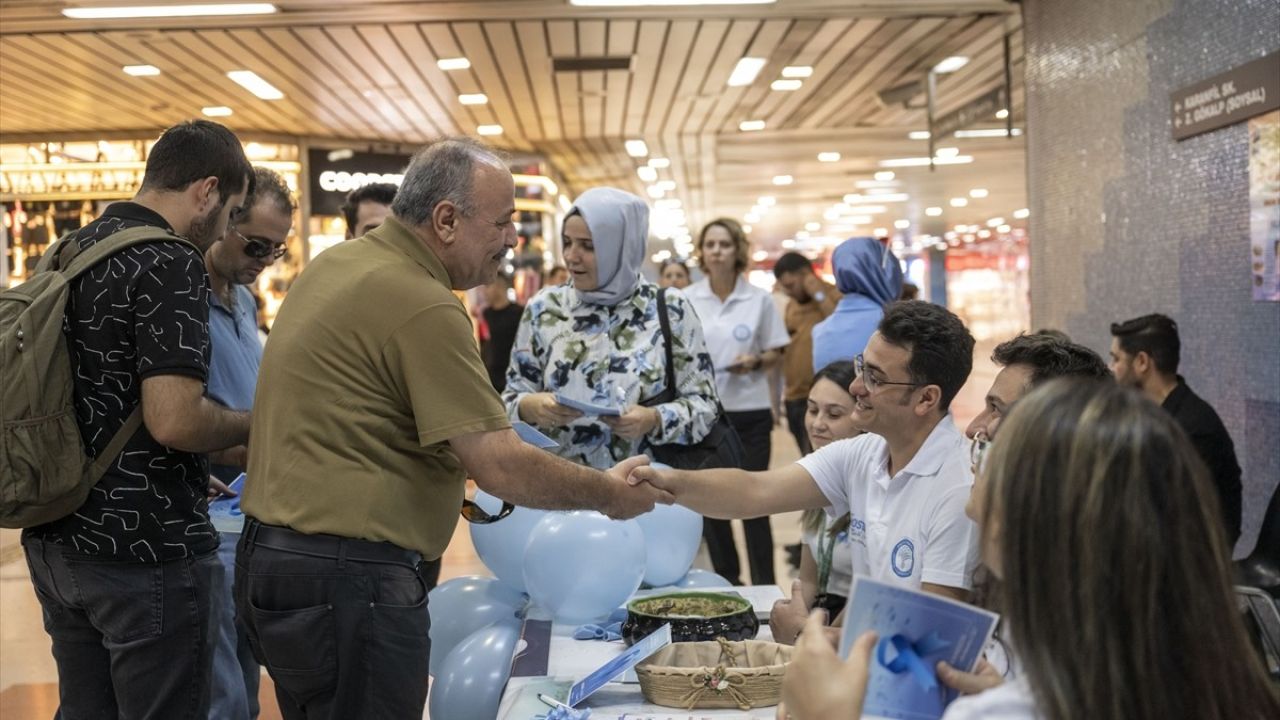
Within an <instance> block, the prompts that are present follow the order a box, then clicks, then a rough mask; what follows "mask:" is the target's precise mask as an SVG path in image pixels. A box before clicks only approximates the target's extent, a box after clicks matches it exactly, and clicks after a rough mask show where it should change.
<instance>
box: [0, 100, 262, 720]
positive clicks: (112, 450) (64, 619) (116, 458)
mask: <svg viewBox="0 0 1280 720" xmlns="http://www.w3.org/2000/svg"><path fill="white" fill-rule="evenodd" d="M252 182H253V169H252V167H251V166H250V165H249V162H248V160H247V159H246V158H245V155H244V151H243V150H242V148H241V145H240V142H239V140H238V139H237V138H236V136H235V135H234V134H233V133H232V132H231V131H230V130H228V129H227V128H225V127H223V126H221V125H218V124H217V123H212V122H208V121H205V120H193V121H190V122H185V123H182V124H180V125H176V126H174V127H172V128H169V129H168V130H166V131H165V133H164V134H163V135H162V136H161V137H160V139H159V140H158V141H157V142H156V144H155V145H154V146H153V147H152V149H151V152H150V154H149V156H148V158H147V164H146V172H145V175H144V177H143V180H142V187H141V189H139V191H138V193H137V195H136V196H135V197H134V198H133V200H132V201H131V202H119V203H115V204H113V205H111V206H110V207H108V208H107V210H106V212H104V213H103V214H102V216H101V217H99V218H97V219H96V220H94V221H93V222H91V223H89V224H88V225H86V226H85V227H84V228H82V229H81V230H79V231H78V232H77V233H76V234H75V235H74V237H72V238H70V239H69V240H67V241H64V242H63V243H60V245H59V246H58V247H56V248H51V249H50V252H51V253H58V255H57V257H58V258H59V259H58V260H54V261H53V263H56V264H57V265H58V266H59V268H61V269H62V270H63V271H64V273H63V274H64V275H66V276H69V277H70V278H71V279H70V280H69V281H68V283H67V287H66V295H65V314H64V316H63V321H62V328H61V329H62V334H63V335H64V336H65V347H66V351H65V355H64V357H65V356H66V355H69V360H70V370H71V372H70V378H71V389H72V391H73V392H72V394H71V397H72V405H73V407H74V419H75V427H76V428H77V429H78V430H79V437H74V435H73V436H71V437H66V438H64V440H65V443H66V444H69V443H76V444H77V447H78V446H79V444H80V443H81V442H83V448H84V451H85V453H86V455H87V456H88V457H89V458H92V459H97V460H99V461H105V462H103V464H104V465H105V469H102V468H101V466H99V471H100V473H101V474H100V479H99V480H97V481H96V483H94V484H92V487H91V489H89V492H88V496H87V499H85V500H84V501H83V503H81V504H80V505H79V506H78V507H76V506H72V507H71V510H72V511H71V512H70V514H68V515H65V516H63V517H59V518H56V519H53V518H45V519H47V520H51V521H47V522H43V523H42V524H38V525H34V526H31V525H27V527H26V530H25V531H24V532H23V537H22V542H23V546H24V549H25V551H26V556H27V563H28V566H29V568H30V571H31V579H32V583H33V585H34V587H35V590H36V595H37V597H38V598H39V600H40V604H41V606H42V608H43V611H44V624H45V629H46V630H47V631H48V633H49V635H50V636H51V638H52V639H53V655H54V660H55V661H56V662H57V666H58V679H59V700H60V701H61V709H60V714H61V717H62V718H63V719H64V720H78V719H79V718H108V717H109V718H115V717H129V718H164V719H165V720H170V719H178V718H199V719H200V720H205V718H206V717H207V715H208V705H209V678H210V658H211V656H212V646H211V643H210V634H211V629H212V628H211V618H212V617H213V614H212V613H211V612H210V604H211V603H212V602H224V601H225V600H224V599H223V598H222V597H221V595H218V596H217V600H215V592H217V591H218V590H219V589H220V588H221V587H222V585H223V579H222V573H223V572H224V570H223V568H222V565H221V564H220V563H219V562H218V559H217V555H216V551H217V548H218V533H217V531H216V530H215V529H214V528H213V526H212V525H211V524H210V522H209V515H208V500H207V488H208V463H207V461H206V458H205V455H204V453H208V452H210V451H214V450H220V449H223V448H227V447H231V446H235V445H240V444H243V443H245V442H246V441H247V440H248V436H249V414H248V413H247V412H233V411H231V410H228V409H226V408H225V407H222V406H221V405H218V404H217V403H215V402H213V401H212V400H209V399H208V398H207V397H206V396H205V383H206V379H207V376H208V370H209V328H208V318H209V304H208V293H209V280H208V277H207V275H206V273H205V266H204V258H203V257H202V255H201V254H202V252H203V251H204V250H205V249H207V248H208V247H209V246H210V245H211V244H212V243H213V242H215V241H217V240H218V239H219V238H220V237H221V236H222V235H223V233H224V232H225V231H226V228H227V222H228V217H229V215H230V214H231V212H232V210H234V209H236V208H238V207H240V206H241V204H242V203H243V202H244V198H245V194H246V192H247V191H248V190H250V189H251V184H252ZM137 228H147V229H149V230H137ZM130 229H134V230H132V231H131V230H130ZM125 233H128V234H127V235H126V234H125ZM140 236H145V237H146V239H145V240H141V241H138V238H139V237H140ZM113 237H114V238H115V242H114V243H113ZM122 237H128V238H130V239H131V240H133V241H137V244H131V245H129V246H127V247H123V248H121V249H118V250H117V249H115V246H118V245H119V244H120V240H121V238H122ZM67 243H70V244H71V245H68V244H67ZM100 243H101V244H103V247H101V248H99V250H98V252H97V253H95V252H94V250H93V249H94V247H95V246H97V245H98V244H100ZM108 244H111V245H108ZM108 247H110V248H111V252H110V254H109V255H108V256H107V257H106V258H105V259H102V260H101V261H100V262H95V263H94V264H93V266H92V267H91V268H89V269H88V270H84V269H83V268H77V266H76V264H75V261H74V259H72V260H71V261H70V266H68V265H66V264H64V263H63V262H62V260H61V258H63V257H65V256H73V255H83V256H84V257H94V258H95V259H96V257H97V255H100V254H101V253H102V252H104V251H105V249H106V248H108ZM64 251H67V252H65V253H64ZM83 264H84V261H83V260H82V261H81V265H83ZM50 271H51V272H52V269H51V270H50ZM77 273H78V274H77ZM38 278H39V276H38V275H37V276H36V277H33V279H32V280H31V281H28V282H29V283H34V282H35V281H36V280H37V279H38ZM21 288H22V286H19V288H17V289H21ZM10 292H12V291H10ZM4 299H5V301H6V303H5V305H6V306H7V305H9V304H10V303H8V301H9V300H10V299H11V298H10V297H6V298H4ZM38 304H39V303H38V302H35V303H33V307H35V306H37V305H38ZM4 309H5V308H4V307H2V306H0V310H4ZM0 321H5V324H4V325H3V326H0V327H3V329H4V330H5V331H6V333H5V334H8V332H7V331H8V329H9V321H8V318H7V317H5V316H3V315H0ZM17 326H18V330H17V331H15V332H14V333H13V336H14V337H16V338H18V341H17V343H18V344H17V348H16V349H17V351H18V352H17V356H21V355H22V354H23V353H24V352H26V353H28V354H29V353H31V352H33V351H34V350H36V349H38V347H39V345H40V343H41V342H44V343H46V344H50V343H52V342H53V341H52V340H50V339H49V338H47V337H44V336H43V335H42V336H41V337H39V338H37V337H34V335H37V334H39V333H37V332H36V331H35V330H31V331H28V332H25V333H24V332H23V331H22V328H23V325H22V324H21V323H17ZM55 327H56V325H55V324H53V323H50V324H48V326H47V327H46V328H45V330H46V331H48V330H50V329H52V328H55ZM53 334H54V335H56V334H57V333H56V330H54V331H53ZM5 357H6V361H8V360H10V359H11V356H7V355H6V356H5ZM14 362H15V364H17V365H20V364H21V357H19V359H18V360H16V361H14ZM19 370H20V369H19V368H18V367H15V366H13V365H6V366H5V368H4V373H5V375H10V374H11V373H17V372H19ZM9 379H10V378H9V377H6V378H5V381H6V386H7V385H8V384H9ZM14 394H15V395H16V393H14ZM9 399H10V398H8V397H7V398H6V400H9ZM138 408H140V409H141V412H140V413H139V412H135V409H138ZM5 420H6V427H5V432H6V434H10V432H11V431H13V432H17V429H16V428H17V423H10V422H9V417H8V411H7V410H6V415H5ZM122 428H123V432H121V430H122ZM117 435H120V436H121V438H120V440H118V441H116V442H114V443H113V442H112V440H113V438H115V437H116V436H117ZM10 439H12V437H11V438H6V440H10ZM121 442H123V448H122V449H120V443H121ZM10 447H12V446H10ZM50 447H52V446H50ZM5 453H6V455H5V456H4V461H5V463H6V464H8V467H6V468H4V470H5V471H6V472H11V471H12V469H13V468H14V467H17V465H16V463H17V462H19V461H21V460H22V458H15V457H14V455H15V453H14V452H13V451H12V450H11V449H10V448H5ZM32 455H33V456H37V455H38V453H33V454H32ZM28 462H29V464H30V460H29V459H28ZM37 462H38V461H37ZM56 470H59V469H55V471H49V470H48V469H37V470H32V471H31V472H30V473H29V474H30V475H32V476H35V475H38V474H43V475H44V476H45V477H49V478H56V477H58V476H59V472H57V471H56ZM60 470H62V471H63V472H62V473H61V475H62V476H66V475H69V474H73V473H79V467H75V468H70V467H63V468H60ZM93 474H94V473H89V472H86V473H85V474H84V477H85V478H88V479H89V481H90V482H91V481H92V477H93ZM5 482H6V483H8V482H10V481H9V480H6V481H5ZM17 482H20V480H18V481H17ZM8 510H9V508H6V511H8ZM35 517H38V516H35ZM5 520H6V521H7V522H9V523H10V524H14V523H13V522H12V517H11V516H9V515H6V517H5ZM23 524H25V523H23Z"/></svg>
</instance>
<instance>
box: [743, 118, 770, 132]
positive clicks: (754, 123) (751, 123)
mask: <svg viewBox="0 0 1280 720" xmlns="http://www.w3.org/2000/svg"><path fill="white" fill-rule="evenodd" d="M738 129H739V130H741V131H742V132H754V131H756V130H763V129H764V121H763V120H743V121H742V122H740V123H738Z"/></svg>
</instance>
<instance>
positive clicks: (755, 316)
mask: <svg viewBox="0 0 1280 720" xmlns="http://www.w3.org/2000/svg"><path fill="white" fill-rule="evenodd" d="M696 248H697V260H698V265H699V266H700V267H701V268H702V271H703V272H704V273H706V277H705V278H703V279H702V280H700V281H699V282H696V283H694V284H693V285H690V286H689V288H688V289H686V290H685V291H684V295H685V297H687V298H689V302H690V303H692V304H693V307H694V309H695V310H697V312H698V317H699V318H700V319H701V320H702V331H703V333H704V334H705V336H706V339H707V350H708V351H709V352H710V353H711V360H712V362H713V363H714V366H715V373H716V390H717V391H718V392H719V394H720V402H721V403H722V404H723V405H724V409H725V414H726V416H727V417H728V419H729V423H730V424H731V425H733V429H734V430H736V431H737V433H738V437H740V438H741V439H742V447H743V448H744V449H745V451H746V458H745V463H744V464H743V467H742V469H743V470H768V469H769V450H770V437H769V436H770V433H771V432H772V430H773V424H774V418H773V411H772V409H771V407H772V403H771V402H770V391H769V372H768V371H769V369H770V368H772V367H773V366H775V365H777V364H778V363H779V361H781V359H782V348H783V347H785V346H786V345H787V343H789V342H790V341H791V337H790V336H789V335H788V334H787V328H786V325H785V324H784V323H783V320H782V313H781V312H780V311H779V310H778V306H777V305H775V304H774V302H773V298H772V297H770V295H769V293H767V292H765V291H764V290H762V289H760V288H758V287H756V286H754V285H752V284H751V283H749V282H747V278H746V276H745V272H746V270H747V266H748V265H749V263H750V262H751V244H750V243H749V242H748V241H747V234H746V233H745V232H743V230H742V226H741V225H739V224H738V221H737V220H732V219H730V218H719V219H716V220H712V221H711V222H709V223H707V224H706V226H705V227H703V228H702V232H701V233H699V234H698V244H697V246H696ZM742 525H743V531H744V534H745V535H746V539H747V559H748V561H749V562H750V564H751V584H752V585H772V584H773V583H774V573H773V530H772V529H771V528H770V526H769V517H768V516H767V515H766V516H765V517H758V518H751V519H748V520H743V521H742ZM702 530H703V537H705V538H706V540H707V550H708V552H709V553H710V555H711V565H712V567H714V568H715V571H716V573H718V574H719V575H720V576H722V577H724V578H727V579H728V580H729V581H730V582H732V583H734V584H737V585H740V584H742V579H741V574H740V573H741V567H740V566H739V564H738V548H737V546H736V545H735V543H734V540H733V531H732V530H731V529H730V527H729V521H728V520H717V519H712V518H707V519H706V521H705V522H704V523H703V526H702Z"/></svg>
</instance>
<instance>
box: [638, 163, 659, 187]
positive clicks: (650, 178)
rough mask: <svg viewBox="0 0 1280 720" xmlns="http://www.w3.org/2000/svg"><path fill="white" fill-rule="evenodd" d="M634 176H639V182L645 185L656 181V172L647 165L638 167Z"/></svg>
mask: <svg viewBox="0 0 1280 720" xmlns="http://www.w3.org/2000/svg"><path fill="white" fill-rule="evenodd" d="M636 175H639V176H640V180H642V181H643V182H646V183H653V182H657V181H658V171H657V170H654V169H653V168H651V167H649V166H648V165H641V166H640V167H638V168H636Z"/></svg>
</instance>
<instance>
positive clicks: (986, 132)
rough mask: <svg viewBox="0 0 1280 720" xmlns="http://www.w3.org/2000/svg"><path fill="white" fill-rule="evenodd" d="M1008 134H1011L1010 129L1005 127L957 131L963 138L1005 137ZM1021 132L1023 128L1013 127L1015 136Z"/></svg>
mask: <svg viewBox="0 0 1280 720" xmlns="http://www.w3.org/2000/svg"><path fill="white" fill-rule="evenodd" d="M1008 134H1009V131H1008V130H1006V129H1004V128H978V129H977V130H957V131H956V137H957V138H960V139H962V140H963V139H965V138H993V137H1005V136H1007V135H1008ZM1021 134H1022V128H1014V129H1013V136H1014V137H1018V136H1019V135H1021Z"/></svg>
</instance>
